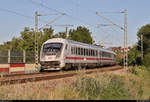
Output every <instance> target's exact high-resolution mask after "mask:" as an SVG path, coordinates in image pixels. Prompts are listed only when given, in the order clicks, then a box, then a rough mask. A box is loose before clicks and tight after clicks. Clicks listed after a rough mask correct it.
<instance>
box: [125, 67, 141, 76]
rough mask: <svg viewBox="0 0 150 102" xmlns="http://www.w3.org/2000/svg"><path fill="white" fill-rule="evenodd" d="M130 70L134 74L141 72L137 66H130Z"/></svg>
mask: <svg viewBox="0 0 150 102" xmlns="http://www.w3.org/2000/svg"><path fill="white" fill-rule="evenodd" d="M128 71H129V72H130V73H132V74H135V75H138V74H139V71H138V69H137V68H136V67H133V68H130V69H129V70H128Z"/></svg>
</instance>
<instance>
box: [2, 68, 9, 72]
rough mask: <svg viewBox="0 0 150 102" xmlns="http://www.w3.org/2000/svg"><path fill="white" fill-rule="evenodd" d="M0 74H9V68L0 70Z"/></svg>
mask: <svg viewBox="0 0 150 102" xmlns="http://www.w3.org/2000/svg"><path fill="white" fill-rule="evenodd" d="M0 72H9V68H0Z"/></svg>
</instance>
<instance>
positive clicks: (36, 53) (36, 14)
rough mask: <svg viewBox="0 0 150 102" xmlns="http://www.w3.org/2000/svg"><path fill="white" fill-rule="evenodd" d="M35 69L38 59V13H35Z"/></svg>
mask: <svg viewBox="0 0 150 102" xmlns="http://www.w3.org/2000/svg"><path fill="white" fill-rule="evenodd" d="M34 33H35V68H38V63H39V61H38V60H39V58H38V34H37V33H38V12H37V11H36V12H35V29H34Z"/></svg>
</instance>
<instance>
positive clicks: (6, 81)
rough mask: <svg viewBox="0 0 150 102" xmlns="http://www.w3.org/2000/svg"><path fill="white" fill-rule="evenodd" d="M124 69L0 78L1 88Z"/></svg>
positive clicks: (111, 68)
mask: <svg viewBox="0 0 150 102" xmlns="http://www.w3.org/2000/svg"><path fill="white" fill-rule="evenodd" d="M120 69H122V67H121V66H112V67H104V68H97V69H87V70H81V71H72V72H57V73H56V72H55V73H54V72H53V73H49V72H45V73H37V74H27V75H26V74H22V75H11V76H6V77H2V78H0V86H1V85H10V84H20V83H26V82H35V81H43V80H53V79H60V78H66V77H73V76H75V75H77V74H79V72H84V73H86V74H92V73H94V72H106V71H115V70H120Z"/></svg>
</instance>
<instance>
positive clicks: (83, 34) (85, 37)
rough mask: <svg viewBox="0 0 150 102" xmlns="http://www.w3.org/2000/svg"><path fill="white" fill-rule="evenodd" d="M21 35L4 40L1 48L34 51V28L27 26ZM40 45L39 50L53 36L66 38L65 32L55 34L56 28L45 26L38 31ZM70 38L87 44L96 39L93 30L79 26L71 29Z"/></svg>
mask: <svg viewBox="0 0 150 102" xmlns="http://www.w3.org/2000/svg"><path fill="white" fill-rule="evenodd" d="M20 34H21V35H20V37H13V38H12V40H11V41H7V42H4V44H2V45H0V50H8V49H10V50H12V51H14V50H15V51H16V50H19V51H20V50H26V51H30V52H34V47H35V46H34V45H35V43H34V38H35V33H34V30H33V29H31V28H29V27H25V28H24V31H22V32H21V33H20ZM37 34H38V47H39V51H40V49H41V45H42V44H43V42H45V41H47V40H48V39H51V38H66V33H65V32H59V33H57V34H54V30H53V29H52V28H44V29H43V30H41V31H39V32H38V33H37ZM68 39H70V40H74V41H79V42H83V43H87V44H93V43H94V40H93V38H92V36H91V32H90V31H89V29H88V28H86V27H82V26H79V27H77V29H71V30H70V31H69V36H68Z"/></svg>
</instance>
